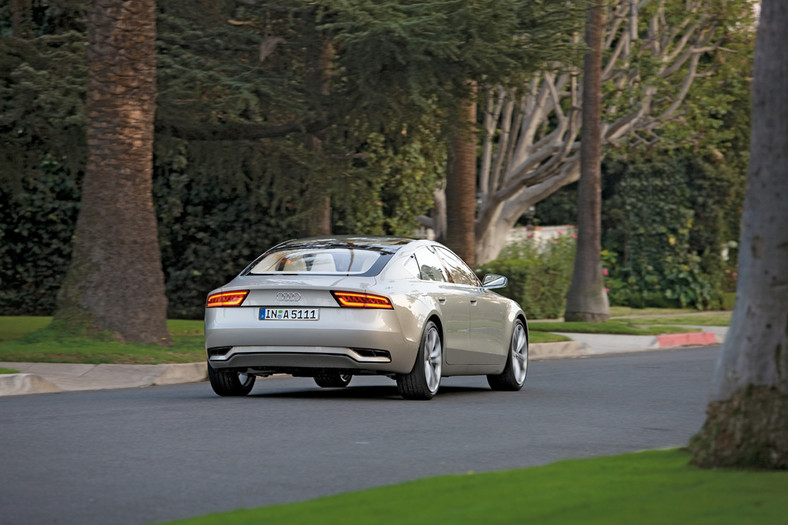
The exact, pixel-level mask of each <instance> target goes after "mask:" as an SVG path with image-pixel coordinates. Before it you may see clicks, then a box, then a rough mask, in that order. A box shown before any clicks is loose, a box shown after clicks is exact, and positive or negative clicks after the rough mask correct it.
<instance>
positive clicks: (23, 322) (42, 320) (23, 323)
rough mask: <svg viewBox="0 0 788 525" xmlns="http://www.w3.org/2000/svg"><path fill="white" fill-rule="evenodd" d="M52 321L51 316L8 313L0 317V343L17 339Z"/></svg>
mask: <svg viewBox="0 0 788 525" xmlns="http://www.w3.org/2000/svg"><path fill="white" fill-rule="evenodd" d="M51 321H52V318H51V317H33V316H26V315H8V316H2V317H0V343H2V342H4V341H11V340H12V339H18V338H19V337H22V336H23V335H25V334H29V333H30V332H35V331H36V330H39V329H41V328H44V327H45V326H46V325H48V324H49V323H50V322H51Z"/></svg>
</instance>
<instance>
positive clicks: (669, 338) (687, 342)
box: [656, 332, 719, 348]
mask: <svg viewBox="0 0 788 525" xmlns="http://www.w3.org/2000/svg"><path fill="white" fill-rule="evenodd" d="M717 343H719V340H718V339H717V336H716V335H715V334H713V333H711V332H691V333H688V334H663V335H658V336H657V340H656V347H658V348H673V347H676V346H704V345H716V344H717Z"/></svg>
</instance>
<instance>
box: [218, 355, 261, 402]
mask: <svg viewBox="0 0 788 525" xmlns="http://www.w3.org/2000/svg"><path fill="white" fill-rule="evenodd" d="M208 379H209V380H210V381H211V388H213V391H214V392H216V393H217V394H218V395H220V396H245V395H247V394H248V393H249V392H251V391H252V387H253V386H254V380H255V376H253V375H250V374H246V373H243V372H239V371H238V370H233V369H222V368H219V369H216V368H214V367H212V366H211V364H210V363H208Z"/></svg>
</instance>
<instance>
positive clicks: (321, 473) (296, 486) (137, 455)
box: [0, 347, 719, 525]
mask: <svg viewBox="0 0 788 525" xmlns="http://www.w3.org/2000/svg"><path fill="white" fill-rule="evenodd" d="M718 351H719V347H706V348H694V349H677V350H672V351H665V350H663V351H659V352H646V353H639V354H627V355H617V356H610V357H594V358H587V359H570V360H560V361H537V362H532V363H531V368H530V369H529V375H528V379H527V381H526V384H525V388H524V389H523V390H522V391H521V392H518V393H499V392H492V391H490V390H489V388H488V387H487V384H486V381H485V380H484V378H476V377H473V378H449V379H445V380H444V382H443V383H442V385H441V392H440V393H439V394H438V396H437V397H435V399H433V400H432V401H428V402H419V401H403V400H402V399H401V398H399V397H398V396H397V395H396V387H395V386H394V383H393V381H390V380H387V379H385V378H358V377H357V378H354V379H353V382H352V383H351V386H350V387H348V388H347V389H345V390H321V389H319V388H317V387H316V386H315V385H314V383H313V382H312V381H311V380H309V379H293V378H274V379H267V380H262V381H261V380H258V384H257V386H255V389H254V390H253V391H252V394H251V396H250V397H247V398H219V397H216V396H215V395H214V394H213V393H212V391H211V389H210V386H209V385H208V384H207V383H199V384H188V385H177V386H166V387H165V386H161V387H150V388H140V389H125V390H107V391H92V392H71V393H57V394H38V395H30V396H18V397H6V398H0V524H2V525H15V524H30V523H47V524H58V523H65V524H72V523H73V524H86V523H92V524H143V523H150V522H156V521H163V520H171V519H177V518H184V517H189V516H195V515H202V514H206V513H211V512H219V511H224V510H233V509H237V508H241V507H258V506H263V505H268V504H273V503H282V502H289V501H297V500H304V499H310V498H314V497H317V496H321V495H327V494H333V493H338V492H346V491H352V490H357V489H362V488H366V487H371V486H377V485H384V484H391V483H397V482H402V481H406V480H411V479H415V478H421V477H426V476H434V475H439V474H450V473H466V472H468V471H475V472H481V471H487V470H501V469H511V468H517V467H526V466H532V465H540V464H545V463H550V462H553V461H557V460H560V459H565V458H577V457H587V456H596V455H609V454H618V453H623V452H629V451H637V450H642V449H650V448H661V447H669V446H679V445H683V444H685V443H686V442H687V440H688V439H689V437H690V436H691V435H692V434H693V433H694V432H695V431H697V430H698V429H699V428H700V426H701V424H702V423H703V420H704V411H705V406H706V401H707V394H708V392H709V390H710V387H711V377H712V370H713V367H714V363H715V360H716V357H717V353H718Z"/></svg>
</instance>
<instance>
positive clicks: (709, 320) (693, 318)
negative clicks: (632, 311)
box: [619, 312, 733, 326]
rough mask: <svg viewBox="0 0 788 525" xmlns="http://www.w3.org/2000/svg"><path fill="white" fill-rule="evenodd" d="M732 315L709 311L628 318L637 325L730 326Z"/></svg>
mask: <svg viewBox="0 0 788 525" xmlns="http://www.w3.org/2000/svg"><path fill="white" fill-rule="evenodd" d="M732 316H733V312H708V313H702V314H694V315H676V316H660V317H631V318H628V319H626V320H627V321H629V322H631V323H633V324H637V325H655V324H661V325H690V326H692V325H695V326H728V325H729V324H731V317H732ZM619 320H621V319H619Z"/></svg>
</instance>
